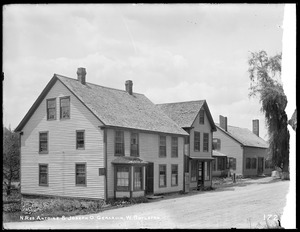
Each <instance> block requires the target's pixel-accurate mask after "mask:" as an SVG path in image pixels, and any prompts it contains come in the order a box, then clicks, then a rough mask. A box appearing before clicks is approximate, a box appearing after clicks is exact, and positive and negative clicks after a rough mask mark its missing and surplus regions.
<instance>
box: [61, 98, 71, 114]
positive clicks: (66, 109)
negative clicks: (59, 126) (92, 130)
mask: <svg viewBox="0 0 300 232" xmlns="http://www.w3.org/2000/svg"><path fill="white" fill-rule="evenodd" d="M60 118H61V119H69V118H70V97H62V98H60Z"/></svg>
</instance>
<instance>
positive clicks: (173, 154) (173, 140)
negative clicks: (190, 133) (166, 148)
mask: <svg viewBox="0 0 300 232" xmlns="http://www.w3.org/2000/svg"><path fill="white" fill-rule="evenodd" d="M175 151H176V152H175ZM171 157H172V158H178V137H171Z"/></svg>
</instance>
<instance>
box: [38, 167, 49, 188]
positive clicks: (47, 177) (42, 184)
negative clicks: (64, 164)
mask: <svg viewBox="0 0 300 232" xmlns="http://www.w3.org/2000/svg"><path fill="white" fill-rule="evenodd" d="M42 166H46V167H47V173H46V180H47V183H41V167H42ZM39 186H46V187H48V186H49V166H48V164H39Z"/></svg>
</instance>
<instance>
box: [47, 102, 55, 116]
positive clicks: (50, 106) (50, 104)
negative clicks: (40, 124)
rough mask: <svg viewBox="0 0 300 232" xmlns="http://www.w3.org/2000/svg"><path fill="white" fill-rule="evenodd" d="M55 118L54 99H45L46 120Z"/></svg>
mask: <svg viewBox="0 0 300 232" xmlns="http://www.w3.org/2000/svg"><path fill="white" fill-rule="evenodd" d="M55 119H56V99H55V98H54V99H48V100H47V120H55Z"/></svg>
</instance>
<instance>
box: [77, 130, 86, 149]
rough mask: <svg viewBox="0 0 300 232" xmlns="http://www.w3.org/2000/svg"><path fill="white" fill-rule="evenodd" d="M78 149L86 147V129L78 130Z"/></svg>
mask: <svg viewBox="0 0 300 232" xmlns="http://www.w3.org/2000/svg"><path fill="white" fill-rule="evenodd" d="M76 149H84V131H76Z"/></svg>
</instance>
